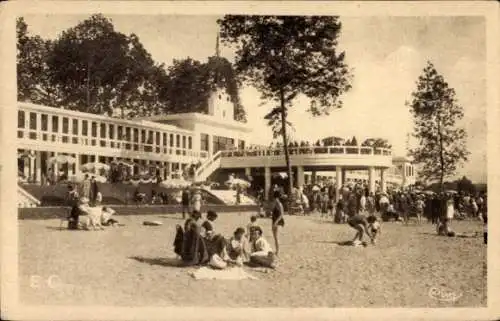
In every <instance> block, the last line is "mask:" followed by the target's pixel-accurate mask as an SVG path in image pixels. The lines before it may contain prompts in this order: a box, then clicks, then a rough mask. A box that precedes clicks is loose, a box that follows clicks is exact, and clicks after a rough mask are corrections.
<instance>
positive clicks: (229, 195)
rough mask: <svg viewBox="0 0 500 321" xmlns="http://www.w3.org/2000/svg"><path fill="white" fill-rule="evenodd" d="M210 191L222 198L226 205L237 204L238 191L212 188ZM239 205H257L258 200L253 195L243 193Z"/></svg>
mask: <svg viewBox="0 0 500 321" xmlns="http://www.w3.org/2000/svg"><path fill="white" fill-rule="evenodd" d="M210 193H212V194H214V195H215V196H216V197H218V198H219V199H221V200H222V201H223V202H224V203H225V204H226V205H236V191H233V190H213V189H212V190H210ZM239 205H257V202H256V201H255V200H254V199H253V198H252V197H250V196H248V195H245V194H241V203H240V204H239Z"/></svg>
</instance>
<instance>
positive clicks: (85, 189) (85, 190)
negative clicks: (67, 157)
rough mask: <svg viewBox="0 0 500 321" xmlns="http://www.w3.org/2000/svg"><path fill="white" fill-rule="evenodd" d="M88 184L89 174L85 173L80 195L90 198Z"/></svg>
mask: <svg viewBox="0 0 500 321" xmlns="http://www.w3.org/2000/svg"><path fill="white" fill-rule="evenodd" d="M90 185H91V184H90V180H89V175H88V174H85V178H84V179H83V182H82V197H86V198H88V199H90Z"/></svg>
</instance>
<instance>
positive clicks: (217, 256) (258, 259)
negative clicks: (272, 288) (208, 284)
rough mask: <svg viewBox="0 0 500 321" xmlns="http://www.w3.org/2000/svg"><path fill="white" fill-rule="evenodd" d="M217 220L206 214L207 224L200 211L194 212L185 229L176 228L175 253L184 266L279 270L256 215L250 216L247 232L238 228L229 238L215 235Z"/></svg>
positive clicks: (214, 214)
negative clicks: (261, 267) (246, 266)
mask: <svg viewBox="0 0 500 321" xmlns="http://www.w3.org/2000/svg"><path fill="white" fill-rule="evenodd" d="M216 220H217V213H215V212H214V211H208V212H207V218H206V220H205V221H203V220H202V215H201V213H200V212H199V211H193V213H192V214H191V217H190V218H188V219H187V220H186V222H185V224H184V228H182V227H181V226H180V225H177V227H176V230H177V231H176V236H175V240H174V252H175V253H176V254H177V255H178V256H179V257H180V258H181V259H182V261H183V263H184V265H186V266H192V265H209V266H211V267H213V268H216V269H224V268H226V267H228V266H231V265H233V266H234V265H236V266H242V265H243V264H244V263H249V264H251V265H255V266H263V267H269V268H275V267H276V265H275V256H274V252H273V250H272V248H271V246H270V245H269V243H268V242H267V240H266V239H265V238H264V237H263V236H262V234H263V233H262V228H261V227H260V226H258V225H257V224H256V221H257V217H256V216H252V217H251V222H250V223H249V224H248V226H247V230H245V229H244V228H243V227H238V228H237V229H236V230H235V231H234V232H233V235H232V237H231V238H229V239H226V238H225V237H224V236H222V235H221V234H218V233H216V228H215V221H216Z"/></svg>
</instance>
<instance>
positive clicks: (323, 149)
mask: <svg viewBox="0 0 500 321" xmlns="http://www.w3.org/2000/svg"><path fill="white" fill-rule="evenodd" d="M288 151H289V153H290V155H325V154H326V155H329V154H330V155H377V156H391V155H392V151H391V150H390V149H387V148H374V147H357V146H313V147H290V148H289V149H288ZM281 155H285V151H284V150H283V148H262V149H243V150H225V151H222V152H221V156H222V157H252V156H254V157H262V156H281Z"/></svg>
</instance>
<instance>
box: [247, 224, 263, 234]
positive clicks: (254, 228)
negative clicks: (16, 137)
mask: <svg viewBox="0 0 500 321" xmlns="http://www.w3.org/2000/svg"><path fill="white" fill-rule="evenodd" d="M253 231H258V232H259V234H260V235H262V233H263V232H262V228H261V227H260V226H252V227H251V228H250V232H253Z"/></svg>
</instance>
